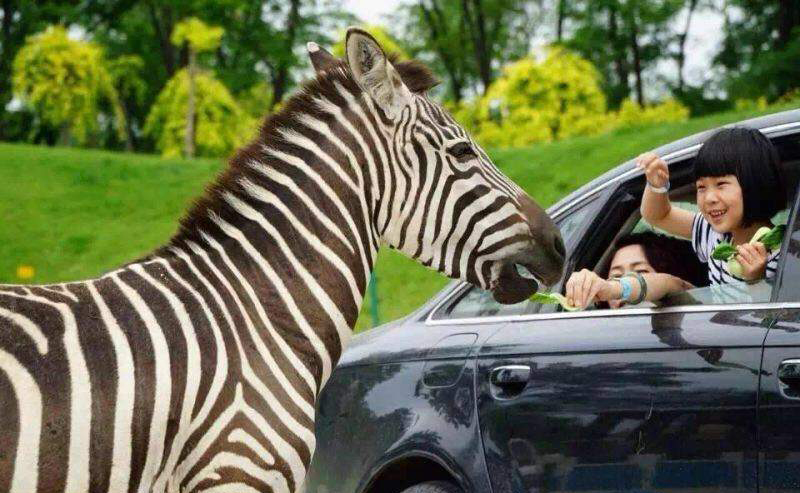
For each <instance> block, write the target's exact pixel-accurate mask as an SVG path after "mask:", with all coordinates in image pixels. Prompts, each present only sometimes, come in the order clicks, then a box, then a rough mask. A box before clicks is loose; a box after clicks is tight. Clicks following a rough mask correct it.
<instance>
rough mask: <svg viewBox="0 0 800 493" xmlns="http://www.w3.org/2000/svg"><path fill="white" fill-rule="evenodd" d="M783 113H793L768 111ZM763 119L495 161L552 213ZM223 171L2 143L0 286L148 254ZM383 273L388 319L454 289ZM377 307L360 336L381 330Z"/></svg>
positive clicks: (598, 140)
mask: <svg viewBox="0 0 800 493" xmlns="http://www.w3.org/2000/svg"><path fill="white" fill-rule="evenodd" d="M782 109H788V108H787V107H784V108H772V109H771V110H769V111H767V112H772V111H777V110H782ZM761 113H766V112H761ZM757 114H759V113H758V112H754V111H740V112H728V113H720V114H716V115H712V116H708V117H703V118H695V119H692V120H690V121H688V122H685V123H680V124H666V125H658V126H650V127H643V128H638V129H632V130H626V131H619V132H615V133H611V134H606V135H601V136H597V137H581V138H574V139H569V140H564V141H560V142H555V143H551V144H543V145H537V146H533V147H530V148H522V149H504V150H501V149H494V150H491V151H490V152H489V154H490V155H491V156H492V157H493V159H494V160H495V162H496V163H497V165H498V166H499V167H500V168H501V169H502V170H503V171H504V172H505V173H506V174H508V176H509V177H510V178H511V179H513V180H515V181H517V183H519V184H520V185H521V186H522V187H523V188H525V189H526V190H528V192H529V193H530V194H531V196H533V197H534V199H536V200H537V201H538V202H539V203H540V204H541V205H543V206H547V205H550V204H552V203H553V202H555V201H556V200H558V198H559V197H562V196H563V195H565V194H567V193H568V192H570V191H572V190H574V189H575V188H577V187H578V186H580V185H581V184H583V183H586V182H587V181H589V180H590V179H592V178H594V177H596V176H597V175H599V174H600V173H602V172H603V171H606V170H608V169H609V168H612V167H614V166H616V165H617V164H619V163H621V162H623V161H624V160H626V159H628V158H630V157H632V156H635V155H636V154H638V153H640V152H642V151H645V150H648V149H652V148H654V147H657V146H659V145H661V144H665V143H668V142H671V141H673V140H676V139H678V138H680V137H683V136H686V135H690V134H693V133H695V132H699V131H702V130H705V129H708V128H712V127H716V126H719V125H722V124H725V123H728V122H732V121H737V120H741V119H745V118H749V117H751V116H755V115H757ZM221 167H222V162H221V161H218V160H210V159H195V160H191V161H186V160H181V159H162V158H160V157H156V156H149V155H139V154H124V153H114V152H104V151H94V150H80V149H67V148H45V147H36V146H29V145H20V144H7V143H0V197H2V200H0V282H12V283H18V282H34V283H42V282H51V281H64V280H70V279H82V278H87V277H92V276H96V275H98V274H100V273H102V272H104V271H106V270H109V269H111V268H113V267H115V266H118V265H120V264H122V263H124V262H126V261H129V260H132V259H135V258H137V257H139V256H141V255H143V254H145V253H147V252H148V251H150V250H152V249H153V248H155V247H156V246H158V245H159V244H161V243H162V242H164V241H166V240H167V239H168V238H169V237H170V236H171V234H172V233H173V231H174V230H175V228H176V226H177V221H178V218H179V217H180V216H181V214H182V212H183V211H184V210H185V209H186V207H187V206H188V204H189V203H190V202H191V200H192V199H193V198H194V197H195V196H197V195H198V194H199V193H201V191H202V189H203V185H204V184H205V183H207V182H208V181H209V180H211V179H212V178H213V176H214V174H215V173H216V172H217V171H218V170H219V169H221ZM19 266H31V267H33V268H34V272H35V274H34V276H33V277H32V278H30V279H25V280H21V279H19V278H18V277H17V269H18V267H19ZM376 274H377V277H378V293H379V300H380V316H381V321H388V320H392V319H394V318H397V317H400V316H403V315H405V314H407V313H408V312H410V311H412V310H413V309H414V308H416V307H418V306H419V305H421V304H422V303H423V302H424V301H425V300H427V299H428V298H429V297H430V296H431V295H433V294H434V293H435V292H436V291H437V290H439V289H441V288H442V287H443V286H444V285H445V284H446V283H447V279H446V278H445V277H444V276H442V275H440V274H438V273H436V272H433V271H430V270H428V269H426V268H424V267H421V266H419V265H418V264H416V263H415V262H414V261H412V260H409V259H406V258H405V257H402V256H401V255H399V254H397V253H396V252H394V251H390V250H388V249H382V250H381V252H380V254H379V259H378V264H377V272H376ZM368 303H369V300H367V301H366V302H365V304H364V308H365V309H364V310H363V311H362V316H361V317H360V318H359V321H358V326H357V327H358V328H359V329H364V328H366V327H370V326H371V325H372V321H371V320H370V318H369V315H368V311H367V307H368Z"/></svg>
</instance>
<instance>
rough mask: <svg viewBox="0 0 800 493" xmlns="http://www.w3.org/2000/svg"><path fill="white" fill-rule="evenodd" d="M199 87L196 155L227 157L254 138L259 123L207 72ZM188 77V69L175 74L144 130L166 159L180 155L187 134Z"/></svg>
mask: <svg viewBox="0 0 800 493" xmlns="http://www.w3.org/2000/svg"><path fill="white" fill-rule="evenodd" d="M195 84H196V88H197V94H196V98H197V103H196V104H197V113H196V114H197V123H196V126H195V128H196V136H197V137H196V139H197V154H198V155H201V156H211V157H217V156H225V155H228V154H229V153H230V152H231V151H232V150H234V149H235V148H236V147H238V146H240V145H242V144H244V143H245V142H247V141H248V140H249V139H250V137H252V135H253V133H254V131H255V128H256V120H255V119H254V118H253V117H251V116H250V115H248V114H247V112H245V111H244V110H243V109H242V108H241V107H240V106H239V104H238V103H237V102H236V100H234V98H233V96H231V94H230V92H228V89H227V88H226V87H225V86H224V85H223V84H222V83H221V82H219V81H218V80H216V79H215V78H214V77H212V76H211V75H209V74H207V73H203V72H201V73H198V74H197V75H196V77H195ZM188 87H189V77H188V74H187V73H186V70H181V71H179V72H178V73H176V74H175V76H173V77H172V79H170V80H169V81H168V82H167V84H166V85H165V86H164V89H163V90H162V91H161V93H159V95H158V97H157V98H156V101H155V103H154V104H153V107H152V108H151V109H150V114H149V115H148V116H147V121H146V123H145V128H144V131H145V133H146V134H148V135H150V136H152V137H153V138H154V139H155V141H156V147H157V148H158V149H159V150H160V151H161V153H162V154H163V155H164V156H167V157H175V156H180V155H181V151H182V149H183V143H184V133H185V131H186V106H187V104H188V91H189V88H188Z"/></svg>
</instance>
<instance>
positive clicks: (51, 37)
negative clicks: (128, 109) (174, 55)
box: [12, 26, 125, 144]
mask: <svg viewBox="0 0 800 493" xmlns="http://www.w3.org/2000/svg"><path fill="white" fill-rule="evenodd" d="M12 81H13V86H14V92H15V94H16V95H17V97H19V98H20V99H21V100H22V101H23V102H24V103H25V104H27V105H28V106H29V107H30V108H31V109H32V110H33V111H34V113H35V114H36V115H37V116H38V117H39V118H40V119H41V121H43V122H45V123H47V124H49V125H52V126H53V127H54V128H56V129H59V130H60V131H61V132H62V137H61V138H62V141H63V143H65V144H67V143H70V140H72V139H73V138H74V139H75V140H76V141H77V142H78V143H81V144H83V143H85V142H86V141H87V140H88V139H89V137H90V136H91V135H93V134H94V133H95V132H96V131H97V128H98V116H99V113H100V105H101V104H102V103H103V102H106V103H109V104H110V108H111V112H112V113H113V116H114V120H115V122H116V128H117V131H118V133H119V135H120V137H122V136H123V135H124V128H125V116H124V113H123V111H122V107H121V105H120V103H119V98H118V95H117V92H116V90H115V89H114V85H113V81H112V77H111V75H110V74H109V71H108V66H107V63H106V60H105V58H104V56H103V51H102V49H101V48H100V47H99V46H98V45H96V44H94V43H91V42H88V41H76V40H72V39H69V37H68V36H67V31H66V30H65V29H64V28H63V27H61V26H51V27H49V28H47V30H45V31H44V32H42V33H39V34H35V35H33V36H30V37H28V39H27V40H26V41H25V45H24V46H23V47H22V48H21V49H20V50H19V52H18V53H17V56H16V57H15V58H14V67H13V76H12Z"/></svg>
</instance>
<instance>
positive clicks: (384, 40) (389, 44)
mask: <svg viewBox="0 0 800 493" xmlns="http://www.w3.org/2000/svg"><path fill="white" fill-rule="evenodd" d="M360 27H361V29H363V30H365V31H367V32H368V33H370V34H371V35H372V37H374V38H375V39H376V40H377V41H378V43H380V45H381V46H382V47H383V51H385V52H386V54H389V55H391V54H394V55H397V57H398V58H400V59H401V60H402V59H407V58H409V56H408V54H407V53H406V51H405V50H404V49H403V48H401V47H400V43H399V42H398V41H397V40H396V39H394V37H392V35H391V34H389V32H388V31H387V30H386V28H385V27H383V26H378V25H366V26H360ZM344 35H345V31H344V30H341V31H339V36H338V37H337V39H338V41H337V42H336V43H334V45H333V47H332V48H331V53H333V55H334V56H337V57H339V58H344Z"/></svg>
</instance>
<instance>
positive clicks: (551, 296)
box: [531, 292, 580, 312]
mask: <svg viewBox="0 0 800 493" xmlns="http://www.w3.org/2000/svg"><path fill="white" fill-rule="evenodd" d="M531 301H533V302H534V303H549V304H551V305H561V306H562V307H564V309H565V310H567V311H570V312H574V311H576V310H580V307H578V306H572V305H570V304H569V303H568V302H567V298H565V297H564V295H562V294H559V293H542V292H538V293H533V296H531Z"/></svg>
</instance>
